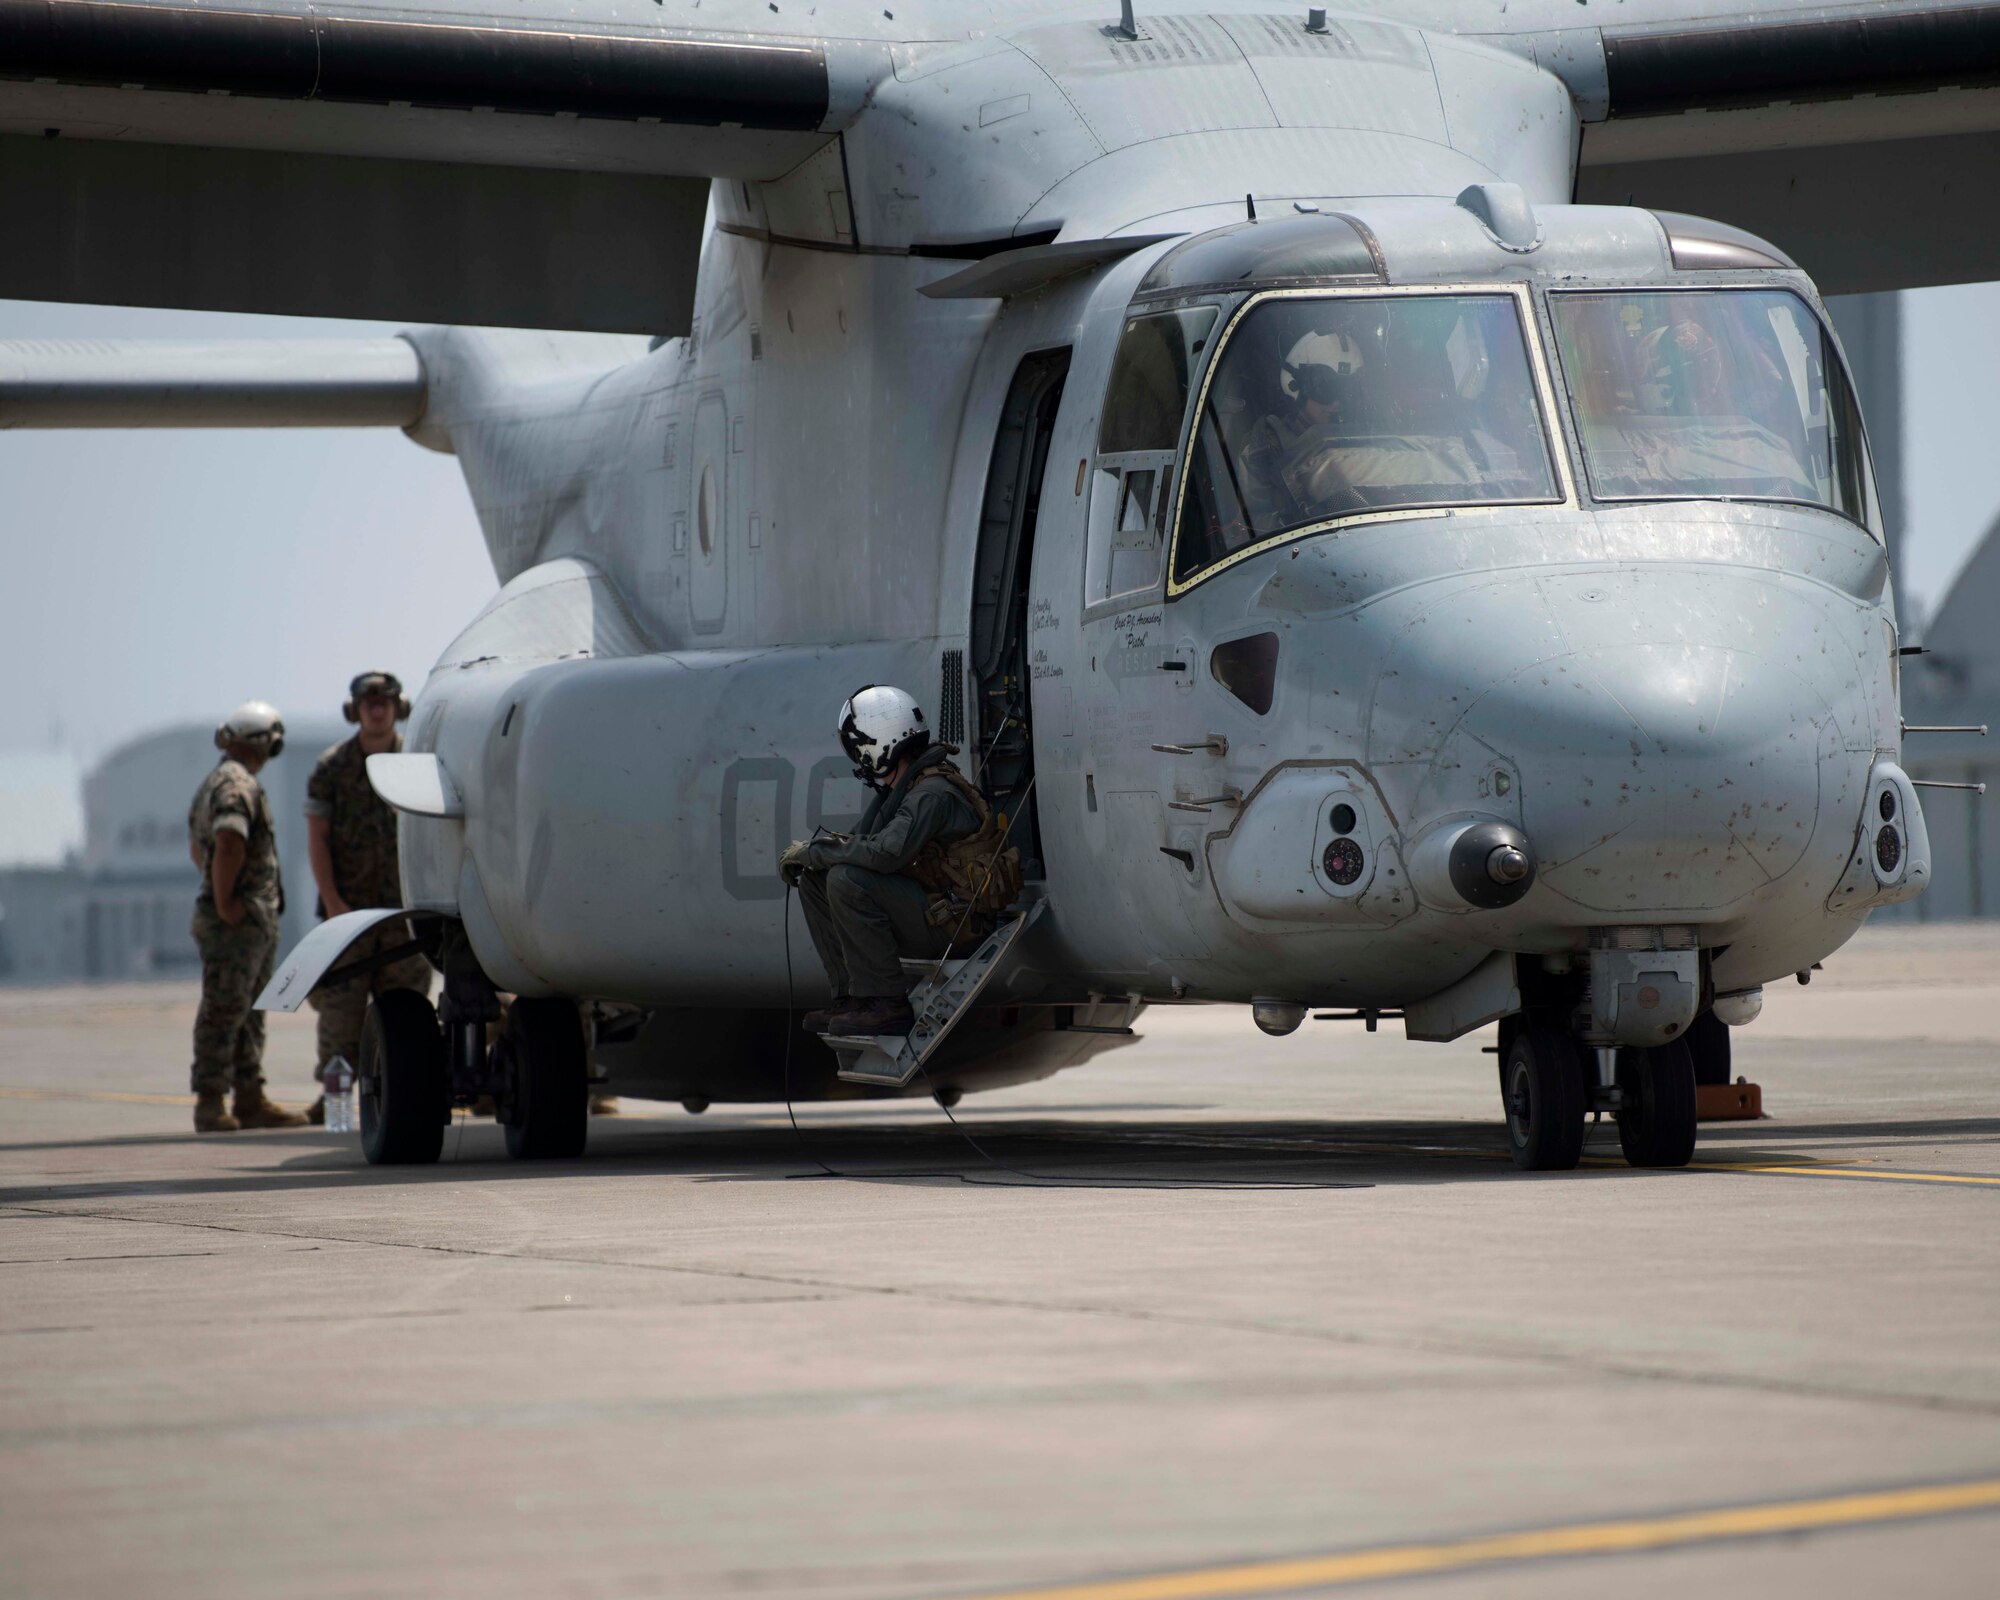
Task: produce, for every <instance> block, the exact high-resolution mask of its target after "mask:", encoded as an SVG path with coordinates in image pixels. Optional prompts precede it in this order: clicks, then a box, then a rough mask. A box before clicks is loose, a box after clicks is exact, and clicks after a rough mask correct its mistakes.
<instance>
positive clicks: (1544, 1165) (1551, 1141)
mask: <svg viewBox="0 0 2000 1600" xmlns="http://www.w3.org/2000/svg"><path fill="white" fill-rule="evenodd" d="M1502 1083H1503V1085H1504V1087H1505V1095H1506V1105H1507V1132H1508V1135H1509V1137H1510V1139H1511V1141H1512V1144H1513V1150H1514V1165H1515V1166H1517V1167H1519V1168H1521V1170H1522V1171H1524V1172H1567V1171H1568V1170H1569V1169H1570V1168H1571V1167H1574V1166H1575V1165H1576V1164H1577V1162H1579V1161H1580V1160H1582V1159H1583V1118H1584V1110H1585V1103H1584V1057H1583V1052H1582V1050H1581V1049H1580V1048H1579V1047H1578V1045H1577V1043H1576V1041H1575V1040H1574V1039H1572V1038H1570V1036H1569V1035H1568V1034H1566V1033H1563V1032H1560V1031H1559V1030H1557V1029H1555V1028H1547V1027H1529V1028H1523V1029H1522V1030H1521V1031H1520V1032H1519V1033H1518V1034H1517V1035H1516V1036H1515V1038H1514V1042H1513V1044H1512V1046H1511V1047H1510V1048H1509V1049H1508V1051H1507V1054H1506V1056H1505V1057H1504V1058H1503V1065H1502Z"/></svg>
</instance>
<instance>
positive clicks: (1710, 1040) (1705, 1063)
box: [1681, 1011, 1731, 1087]
mask: <svg viewBox="0 0 2000 1600" xmlns="http://www.w3.org/2000/svg"><path fill="white" fill-rule="evenodd" d="M1681 1039H1682V1041H1683V1042H1684V1043H1685V1044H1686V1045H1687V1047H1688V1053H1689V1054H1690V1055H1692V1056H1693V1057H1694V1081H1695V1082H1696V1083H1697V1084H1699V1085H1702V1086H1703V1087H1714V1086H1722V1087H1727V1086H1728V1083H1729V1074H1730V1070H1731V1067H1730V1060H1729V1028H1728V1025H1727V1024H1726V1023H1724V1022H1722V1021H1721V1020H1719V1019H1718V1018H1717V1017H1716V1015H1715V1013H1714V1012H1713V1011H1704V1012H1703V1013H1702V1014H1701V1015H1700V1016H1698V1017H1696V1018H1695V1019H1694V1021H1693V1022H1691V1023H1689V1024H1688V1031H1687V1032H1686V1033H1684V1034H1682V1035H1681Z"/></svg>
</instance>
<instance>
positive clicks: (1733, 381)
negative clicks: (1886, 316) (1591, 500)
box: [1550, 289, 1867, 522]
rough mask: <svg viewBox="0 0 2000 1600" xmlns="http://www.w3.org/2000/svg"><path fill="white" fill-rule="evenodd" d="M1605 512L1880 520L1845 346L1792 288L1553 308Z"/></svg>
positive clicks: (1579, 300)
mask: <svg viewBox="0 0 2000 1600" xmlns="http://www.w3.org/2000/svg"><path fill="white" fill-rule="evenodd" d="M1550 301H1551V307H1552V312H1553V315H1554V319H1555V330H1556V346H1557V348H1558V350H1559V351H1560V352H1561V355H1562V367H1563V374H1564V376H1565V378H1566V379H1567V381H1568V384H1569V391H1570V398H1571V402H1572V404H1573V405H1574V407H1575V411H1576V422H1577V427H1578V429H1579V431H1580V432H1581V434H1582V443H1583V455H1584V463H1585V465H1586V466H1587V467H1588V469H1589V472H1590V485H1591V492H1592V493H1593V494H1594V495H1595V496H1596V497H1597V498H1598V499H1600V500H1657V499H1738V500H1784V501H1791V502H1803V503H1804V504H1807V505H1818V506H1825V507H1826V508H1827V509H1829V510H1831V511H1837V512H1840V513H1841V514H1842V515H1844V516H1848V517H1852V518H1853V519H1854V520H1855V521H1857V522H1865V521H1866V519H1867V507H1866V500H1865V497H1866V489H1865V478H1864V474H1865V470H1866V469H1865V467H1864V465H1863V452H1862V444H1861V423H1860V418H1859V414H1858V412H1857V411H1856V408H1855V404H1854V397H1853V394H1852V393H1851V392H1850V391H1849V389H1848V386H1847V378H1846V375H1845V374H1844V373H1843V372H1842V371H1841V368H1840V363H1839V361H1838V360H1836V359H1835V356H1834V353H1833V345H1832V341H1831V340H1830V339H1829V338H1828V337H1827V335H1826V332H1825V330H1824V329H1822V328H1821V326H1820V324H1819V321H1818V319H1817V318H1816V317H1814V315H1813V314H1812V312H1811V311H1810V310H1809V309H1808V308H1807V307H1806V305H1805V303H1804V302H1803V301H1802V300H1800V299H1799V298H1798V296H1796V295H1794V294H1792V293H1790V292H1789V291H1787V290H1783V289H1704V290H1621V291H1618V292H1616V293H1610V294H1605V293H1595V292H1584V291H1565V292H1563V293H1560V294H1556V295H1552V296H1551V297H1550Z"/></svg>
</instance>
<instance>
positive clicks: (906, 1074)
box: [826, 900, 1048, 1089]
mask: <svg viewBox="0 0 2000 1600" xmlns="http://www.w3.org/2000/svg"><path fill="white" fill-rule="evenodd" d="M1047 904H1048V902H1047V901H1045V900H1031V901H1030V902H1029V903H1028V906H1027V909H1026V910H1024V911H1023V912H1022V913H1021V914H1020V915H1019V916H1018V917H1015V918H1014V919H1013V920H1012V921H1009V922H1003V923H1001V924H1000V925H999V927H997V928H995V929H994V930H993V931H992V932H991V933H990V934H988V935H987V936H986V939H985V942H984V943H982V944H981V945H980V946H979V948H978V949H977V950H975V951H973V952H972V954H971V955H969V956H967V957H965V959H964V960H962V961H942V962H940V961H916V962H913V961H905V962H904V963H903V970H904V971H905V972H906V973H910V974H911V975H912V976H915V977H917V978H918V983H917V986H916V987H915V988H914V989H912V990H911V991H910V1010H911V1011H913V1012H914V1013H915V1014H916V1019H917V1020H916V1024H915V1025H914V1026H913V1027H912V1028H911V1029H910V1031H909V1034H908V1035H907V1036H903V1035H899V1034H884V1035H883V1036H881V1037H880V1038H870V1039H863V1038H851V1039H850V1038H842V1037H840V1036H839V1035H837V1034H828V1035H827V1036H826V1042H827V1044H828V1046H829V1047H830V1048H831V1049H832V1051H833V1053H834V1058H835V1059H836V1060H837V1061H838V1062H839V1063H840V1076H841V1077H842V1078H843V1079H844V1080H845V1081H846V1082H848V1083H868V1084H873V1085H875V1086H876V1087H878V1088H885V1089H900V1088H902V1087H903V1086H904V1085H905V1084H907V1083H908V1082H909V1081H910V1080H911V1079H912V1078H914V1077H915V1076H916V1075H917V1073H918V1072H919V1070H921V1069H922V1067H923V1065H924V1063H925V1062H927V1061H928V1060H930V1058H931V1056H932V1055H933V1054H934V1053H935V1052H936V1050H937V1047H938V1046H939V1045H941V1044H943V1043H944V1041H945V1040H946V1039H947V1038H948V1037H950V1034H951V1030H952V1029H953V1028H955V1027H956V1026H957V1025H958V1020H959V1018H961V1017H963V1016H964V1015H965V1014H966V1012H968V1011H970V1010H971V1009H972V1003H973V1002H974V1001H975V1000H977V999H978V998H979V993H980V991H981V990H982V989H984V988H985V987H986V985H987V984H988V983H989V982H990V981H991V980H992V978H993V975H994V973H996V972H998V971H999V970H1000V969H1001V968H1002V967H1003V966H1005V965H1006V964H1007V963H1008V958H1009V957H1010V955H1011V954H1012V953H1013V952H1014V951H1015V950H1016V949H1017V948H1018V946H1019V944H1020V941H1021V935H1022V934H1024V933H1026V932H1027V931H1028V928H1029V926H1030V925H1031V924H1033V922H1034V921H1035V919H1036V918H1037V917H1039V916H1040V915H1041V914H1042V908H1043V907H1044V906H1045V905H1047ZM913 968H914V969H915V970H914V971H912V969H913Z"/></svg>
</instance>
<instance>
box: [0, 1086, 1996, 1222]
mask: <svg viewBox="0 0 2000 1600" xmlns="http://www.w3.org/2000/svg"><path fill="white" fill-rule="evenodd" d="M1097 1109H1098V1110H1099V1112H1100V1115H1099V1116H1098V1117H1093V1118H1057V1117H1050V1116H1030V1117H1006V1118H1004V1120H1003V1119H1001V1118H994V1117H987V1118H981V1119H980V1120H977V1121H970V1122H967V1123H965V1124H964V1125H963V1126H962V1127H955V1126H954V1125H952V1124H951V1123H949V1122H945V1121H942V1120H940V1121H938V1122H935V1123H925V1124H921V1125H914V1126H913V1125H908V1124H902V1125H896V1124H878V1125H869V1124H865V1123H862V1124H856V1123H852V1122H841V1123H837V1124H828V1123H817V1124H815V1123H813V1122H807V1123H805V1124H804V1125H803V1126H802V1129H801V1131H800V1132H799V1133H796V1134H795V1133H794V1132H793V1130H792V1129H791V1128H790V1127H787V1126H784V1125H780V1126H777V1127H772V1126H770V1125H769V1124H763V1125H760V1126H755V1127H744V1126H740V1125H737V1126H732V1125H730V1124H729V1123H727V1122H723V1123H720V1124H717V1123H709V1124H705V1125H703V1126H699V1127H697V1126H694V1125H692V1124H683V1123H678V1122H662V1121H658V1120H654V1119H650V1118H648V1119H643V1120H642V1119H638V1118H634V1119H631V1120H629V1121H623V1122H616V1123H613V1122H608V1121H600V1122H598V1123H595V1124H594V1125H593V1127H592V1138H591V1151H590V1153H589V1154H588V1155H587V1156H585V1157H584V1158H583V1159H582V1160H580V1161H567V1162H535V1161H528V1162H521V1161H510V1160H508V1159H507V1157H506V1155H505V1154H504V1152H503V1150H502V1148H501V1142H500V1137H499V1133H500V1130H499V1129H498V1127H497V1126H496V1125H494V1124H493V1123H490V1122H473V1123H464V1124H461V1125H460V1126H459V1127H457V1128H454V1129H453V1130H452V1131H451V1132H450V1133H448V1134H447V1135H446V1138H445V1148H444V1158H443V1160H441V1161H440V1162H439V1163H438V1164H437V1165H436V1166H428V1167H369V1166H365V1165H363V1164H362V1162H361V1156H360V1152H359V1150H358V1149H357V1148H356V1147H355V1146H354V1144H353V1142H352V1140H351V1138H350V1137H349V1136H347V1135H343V1134H326V1133H321V1132H317V1131H313V1132H302V1133H285V1134H266V1135H253V1136H246V1137H244V1138H242V1139H241V1140H240V1142H239V1141H237V1140H232V1141H231V1142H230V1145H229V1146H220V1145H219V1142H216V1141H211V1140H204V1141H203V1144H204V1146H205V1147H219V1148H233V1149H240V1150H241V1151H242V1152H243V1154H244V1155H245V1156H252V1155H253V1154H254V1155H256V1156H260V1157H264V1158H269V1157H273V1156H281V1157H282V1158H281V1159H279V1160H278V1161H277V1163H276V1164H275V1165H273V1166H269V1167H261V1168H254V1169H246V1168H242V1167H239V1168H237V1169H235V1170H234V1171H231V1172H228V1173H219V1174H214V1175H203V1176H193V1175H190V1176H181V1177H160V1178H143V1177H136V1178H128V1179H124V1180H119V1179H108V1180H107V1179H93V1180H89V1181H82V1182H74V1183H52V1184H21V1185H14V1186H9V1187H6V1188H0V1204H25V1203H33V1202H37V1201H39V1202H43V1203H47V1202H50V1201H63V1200H79V1199H91V1198H104V1197H109V1196H119V1195H174V1194H181V1195H195V1194H224V1193H246V1194H247V1193H258V1192H272V1191H283V1190H296V1189H313V1188H329V1189H332V1188H350V1187H356V1186H375V1185H383V1184H422V1183H434V1182H453V1181H458V1182H462V1181H465V1180H467V1179H476V1180H477V1181H480V1182H489V1181H504V1182H510V1183H511V1182H523V1181H536V1180H549V1179H562V1178H568V1177H574V1176H577V1175H594V1176H600V1177H610V1176H621V1177H630V1176H645V1175H657V1176H660V1177H680V1178H690V1179H693V1180H695V1181H699V1182H707V1183H744V1182H749V1183H768V1182H791V1181H794V1180H800V1179H817V1180H821V1181H827V1180H846V1181H854V1182H865V1183H951V1184H960V1183H969V1184H988V1185H999V1186H1006V1187H1021V1186H1030V1187H1048V1188H1131V1189H1202V1188H1216V1189H1345V1188H1367V1187H1371V1186H1374V1185H1376V1184H1428V1183H1467V1182H1518V1181H1523V1180H1524V1178H1525V1177H1526V1175H1524V1174H1517V1173H1515V1172H1514V1171H1513V1170H1512V1166H1511V1164H1510V1162H1509V1161H1508V1158H1507V1147H1506V1133H1505V1130H1504V1128H1503V1127H1502V1126H1501V1125H1500V1124H1498V1123H1492V1124H1482V1123H1474V1122H1463V1121H1440V1122H1408V1123H1386V1122H1353V1123H1336V1122H1327V1121H1318V1120H1311V1121H1304V1120H1302V1121H1296V1122H1280V1121H1264V1120H1259V1121H1231V1120H1228V1119H1215V1120H1195V1121H1178V1122H1160V1121H1147V1122H1118V1121H1108V1120H1103V1118H1102V1112H1103V1111H1105V1110H1109V1109H1112V1108H1097ZM194 1137H195V1136H194V1135H193V1134H185V1135H182V1134H174V1135H160V1134H149V1135H139V1136H126V1137H118V1138H108V1139H101V1140H79V1141H70V1142H66V1143H46V1144H43V1143H24V1144H12V1145H5V1146H0V1153H9V1152H14V1153H20V1154H24V1155H25V1154H28V1153H30V1152H39V1151H54V1150H64V1149H72V1150H74V1149H92V1148H105V1149H108V1148H117V1147H121V1146H160V1145H167V1144H174V1143H180V1142H191V1141H192V1140H193V1139H194ZM1992 1138H2000V1118H1990V1117H1958V1118H1937V1119H1932V1120H1925V1121H1905V1122H1895V1123H1885V1124H1866V1123H1831V1124H1817V1125H1810V1126H1786V1125H1784V1124H1780V1123H1775V1122H1764V1123H1758V1124H1754V1125H1748V1124H1746V1125H1741V1126H1734V1127H1731V1126H1726V1125H1725V1126H1721V1127H1717V1126H1712V1125H1711V1126H1709V1127H1707V1128H1704V1130H1703V1132H1702V1142H1703V1144H1704V1145H1705V1146H1707V1147H1708V1148H1709V1150H1710V1151H1711V1152H1716V1151H1717V1147H1718V1146H1720V1147H1723V1152H1719V1153H1726V1161H1727V1163H1728V1164H1730V1165H1741V1164H1743V1163H1745V1162H1750V1161H1766V1160H1768V1161H1769V1162H1770V1163H1772V1164H1774V1165H1779V1164H1794V1163H1799V1162H1801V1161H1802V1160H1805V1159H1807V1158H1804V1157H1802V1156H1801V1155H1800V1154H1799V1153H1798V1152H1797V1151H1796V1150H1793V1149H1787V1148H1785V1147H1786V1146H1790V1145H1796V1144H1798V1143H1803V1142H1820V1143H1835V1144H1843V1145H1844V1144H1851V1143H1855V1142H1874V1141H1890V1142H1892V1141H1899V1140H1930V1141H1939V1140H1953V1141H1959V1142H1968V1141H1975V1140H1983V1139H1992ZM285 1151H289V1152H290V1153H289V1154H284V1152H285ZM1584 1160H1585V1165H1584V1167H1583V1169H1582V1170H1581V1171H1580V1172H1579V1173H1575V1174H1564V1173H1550V1174H1543V1175H1539V1177H1538V1178H1537V1179H1536V1180H1535V1181H1544V1182H1546V1181H1561V1180H1563V1179H1565V1178H1570V1179H1574V1178H1579V1177H1581V1178H1590V1179H1596V1180H1600V1181H1601V1180H1605V1179H1610V1178H1626V1179H1638V1180H1644V1179H1658V1178H1672V1177H1675V1176H1678V1174H1674V1173H1661V1172H1646V1171H1639V1170H1635V1169H1632V1168H1628V1167H1626V1166H1625V1165H1624V1164H1623V1163H1622V1162H1621V1161H1620V1160H1619V1157H1618V1146H1617V1140H1616V1135H1615V1132H1614V1131H1613V1129H1612V1126H1611V1124H1610V1123H1609V1121H1606V1122H1604V1123H1602V1124H1600V1125H1599V1126H1598V1127H1597V1128H1596V1129H1595V1130H1594V1132H1593V1135H1592V1138H1591V1141H1590V1144H1589V1146H1588V1148H1587V1150H1586V1153H1585V1158H1584ZM1702 1160H1703V1157H1702V1154H1701V1153H1700V1151H1699V1150H1698V1151H1697V1155H1696V1165H1697V1167H1699V1166H1700V1164H1701V1162H1702Z"/></svg>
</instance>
